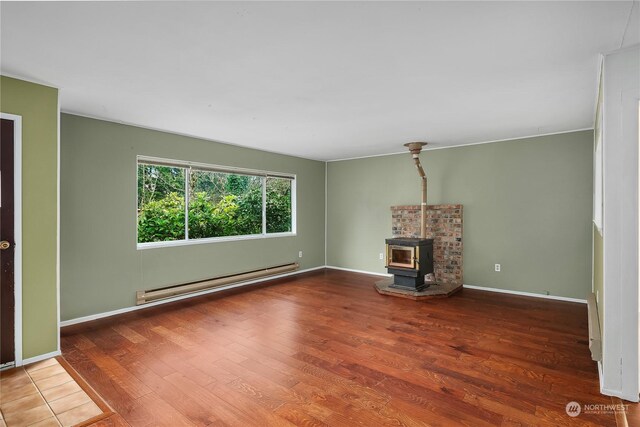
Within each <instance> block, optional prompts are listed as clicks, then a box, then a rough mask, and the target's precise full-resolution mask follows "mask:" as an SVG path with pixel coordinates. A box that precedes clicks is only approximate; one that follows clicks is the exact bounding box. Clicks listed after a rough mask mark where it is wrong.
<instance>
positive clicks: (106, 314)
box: [60, 265, 325, 328]
mask: <svg viewBox="0 0 640 427" xmlns="http://www.w3.org/2000/svg"><path fill="white" fill-rule="evenodd" d="M323 268H325V266H324V265H321V266H318V267H313V268H307V269H305V270H299V271H293V272H291V273H284V274H278V275H275V276H268V277H264V278H261V279H255V280H248V281H246V282H241V283H234V284H233V285H227V286H222V287H219V288H214V289H207V290H204V291H200V292H194V293H192V294H186V295H180V296H176V297H172V298H167V299H163V300H161V301H155V302H150V303H148V304H143V305H135V306H132V307H124V308H119V309H117V310H112V311H105V312H103V313H97V314H91V315H89V316H83V317H77V318H75V319H69V320H63V321H61V322H60V327H61V328H63V327H65V326H71V325H77V324H78V323H85V322H90V321H92V320H98V319H102V318H104V317H111V316H116V315H118V314H124V313H129V312H131V311H136V310H142V309H144V308H148V307H154V306H156V305H160V304H167V303H170V302H174V301H180V300H183V299H187V298H194V297H198V296H201V295H207V294H212V293H215V292H220V291H226V290H228V289H233V288H239V287H242V286H248V285H253V284H256V283H261V282H266V281H269V280H275V279H280V278H282V277H287V276H294V275H297V274H302V273H307V272H309V271H314V270H321V269H323Z"/></svg>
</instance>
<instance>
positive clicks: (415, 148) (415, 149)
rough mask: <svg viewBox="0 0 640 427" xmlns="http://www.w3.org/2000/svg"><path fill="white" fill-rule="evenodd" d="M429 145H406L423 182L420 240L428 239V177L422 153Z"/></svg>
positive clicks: (424, 143)
mask: <svg viewBox="0 0 640 427" xmlns="http://www.w3.org/2000/svg"><path fill="white" fill-rule="evenodd" d="M425 145H427V143H426V142H409V143H407V144H404V146H405V147H408V148H409V152H410V153H411V156H412V157H413V161H414V162H415V164H416V168H417V169H418V174H419V175H420V178H421V180H422V203H421V205H420V238H421V239H426V238H427V175H426V174H425V173H424V169H422V165H421V164H420V151H421V150H422V147H424V146H425Z"/></svg>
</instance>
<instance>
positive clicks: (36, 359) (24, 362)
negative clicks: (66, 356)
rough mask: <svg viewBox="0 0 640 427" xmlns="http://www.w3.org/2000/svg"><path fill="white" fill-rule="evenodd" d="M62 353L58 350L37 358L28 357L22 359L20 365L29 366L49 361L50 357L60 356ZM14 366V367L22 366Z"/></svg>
mask: <svg viewBox="0 0 640 427" xmlns="http://www.w3.org/2000/svg"><path fill="white" fill-rule="evenodd" d="M60 355H62V353H61V352H60V350H56V351H52V352H51V353H45V354H41V355H39V356H33V357H29V358H28V359H22V365H29V364H31V363H36V362H40V361H41V360H47V359H51V358H52V357H56V356H60ZM22 365H16V366H22Z"/></svg>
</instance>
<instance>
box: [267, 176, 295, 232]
mask: <svg viewBox="0 0 640 427" xmlns="http://www.w3.org/2000/svg"><path fill="white" fill-rule="evenodd" d="M290 231H291V180H290V179H285V178H267V233H286V232H290Z"/></svg>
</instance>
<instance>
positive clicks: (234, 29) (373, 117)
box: [0, 1, 640, 160]
mask: <svg viewBox="0 0 640 427" xmlns="http://www.w3.org/2000/svg"><path fill="white" fill-rule="evenodd" d="M638 9H639V8H638V4H637V2H636V4H635V5H634V4H633V2H631V1H624V2H591V1H584V2H582V1H577V2H448V3H445V2H369V3H366V2H282V3H280V2H273V3H272V2H255V3H251V2H69V3H56V2H45V3H27V2H17V3H13V2H2V3H1V5H0V11H1V14H2V16H1V25H2V27H1V36H2V41H1V49H2V50H1V54H0V55H1V56H0V70H1V72H2V73H3V74H7V75H11V76H15V77H19V78H20V77H22V78H25V79H28V80H32V81H36V82H44V83H47V84H49V85H52V86H55V87H58V88H60V99H61V108H62V111H65V112H70V113H77V114H81V115H87V116H92V117H98V118H103V119H106V120H111V121H117V122H124V123H131V124H136V125H140V126H145V127H150V128H156V129H161V130H167V131H172V132H177V133H182V134H187V135H194V136H199V137H204V138H208V139H212V140H215V141H221V142H227V143H232V144H237V145H241V146H246V147H254V148H260V149H264V150H268V151H274V152H280V153H286V154H291V155H295V156H301V157H307V158H313V159H320V160H328V159H339V158H346V157H354V156H367V155H375V154H383V153H393V152H399V151H403V150H404V147H402V144H403V143H405V142H408V141H414V140H420V141H430V142H432V143H433V147H438V146H447V145H459V144H467V143H475V142H481V141H491V140H499V139H508V138H516V137H523V136H530V135H537V134H546V133H555V132H561V131H569V130H575V129H583V128H591V127H592V126H593V110H594V103H595V91H596V77H597V63H598V53H599V52H606V51H610V50H614V49H618V48H620V47H623V46H629V45H632V44H636V43H638V42H639V41H640V27H638V21H639V20H640V18H639V15H638V13H637V11H638ZM632 10H633V13H632Z"/></svg>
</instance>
